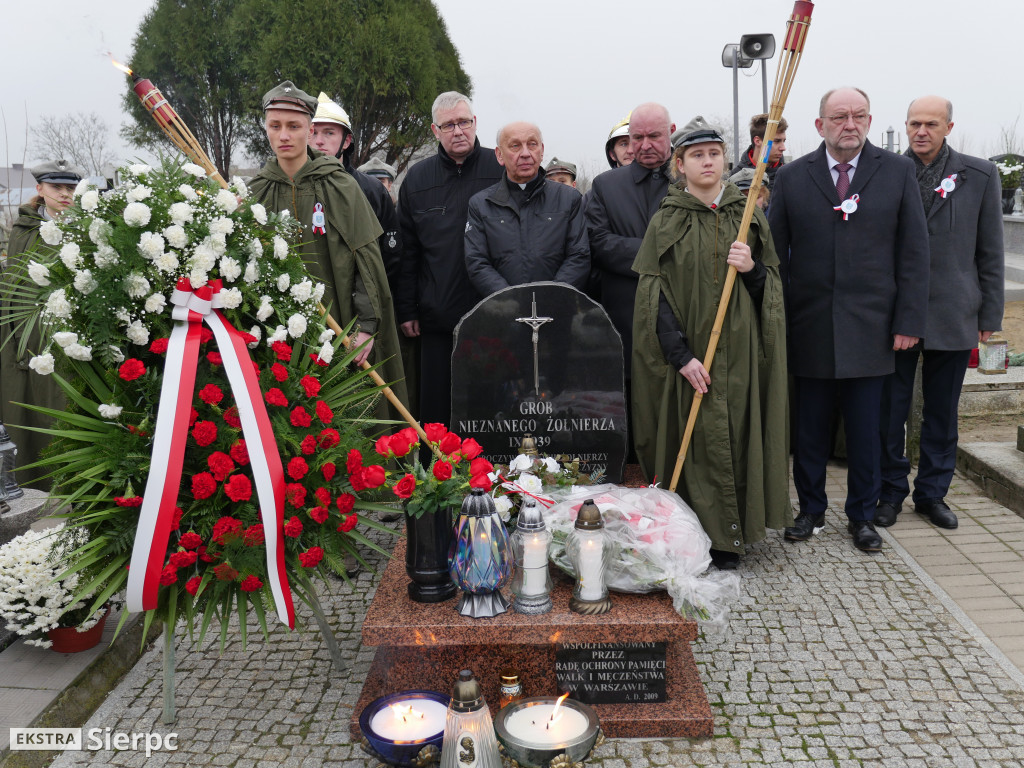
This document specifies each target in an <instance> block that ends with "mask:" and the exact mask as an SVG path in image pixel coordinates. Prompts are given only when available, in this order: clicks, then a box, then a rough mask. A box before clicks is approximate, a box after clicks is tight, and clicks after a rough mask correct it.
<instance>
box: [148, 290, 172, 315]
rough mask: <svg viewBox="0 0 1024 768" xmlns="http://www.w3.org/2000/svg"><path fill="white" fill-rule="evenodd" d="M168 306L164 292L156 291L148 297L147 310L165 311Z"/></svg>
mask: <svg viewBox="0 0 1024 768" xmlns="http://www.w3.org/2000/svg"><path fill="white" fill-rule="evenodd" d="M166 306H167V299H166V298H165V297H164V295H163V294H162V293H154V294H152V295H151V296H150V297H149V298H147V299H146V304H145V309H146V311H147V312H163V311H164V307H166Z"/></svg>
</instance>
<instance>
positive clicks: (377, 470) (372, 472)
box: [360, 464, 386, 488]
mask: <svg viewBox="0 0 1024 768" xmlns="http://www.w3.org/2000/svg"><path fill="white" fill-rule="evenodd" d="M360 475H361V479H362V481H363V487H364V488H380V487H381V486H382V485H384V480H385V479H386V476H385V474H384V467H382V466H380V465H379V464H372V465H370V466H369V467H363V471H362V472H361V473H360Z"/></svg>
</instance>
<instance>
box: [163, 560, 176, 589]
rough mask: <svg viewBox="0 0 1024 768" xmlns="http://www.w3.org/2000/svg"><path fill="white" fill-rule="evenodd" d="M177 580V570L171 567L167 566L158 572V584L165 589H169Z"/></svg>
mask: <svg viewBox="0 0 1024 768" xmlns="http://www.w3.org/2000/svg"><path fill="white" fill-rule="evenodd" d="M177 580H178V569H177V568H175V567H174V566H173V565H168V566H167V567H166V568H164V569H163V570H162V571H160V584H161V585H162V586H165V587H169V586H170V585H171V584H174V583H175V582H176V581H177Z"/></svg>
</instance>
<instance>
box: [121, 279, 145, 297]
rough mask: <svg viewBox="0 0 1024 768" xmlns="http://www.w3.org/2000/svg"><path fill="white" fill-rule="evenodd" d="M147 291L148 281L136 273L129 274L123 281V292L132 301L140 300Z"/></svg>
mask: <svg viewBox="0 0 1024 768" xmlns="http://www.w3.org/2000/svg"><path fill="white" fill-rule="evenodd" d="M149 290H150V289H149V280H147V279H146V278H145V277H143V276H142V275H141V274H139V273H138V272H129V273H128V276H127V277H126V278H125V279H124V291H125V293H127V294H128V295H129V296H131V297H132V298H133V299H141V298H142V297H143V296H145V295H146V294H147V293H149Z"/></svg>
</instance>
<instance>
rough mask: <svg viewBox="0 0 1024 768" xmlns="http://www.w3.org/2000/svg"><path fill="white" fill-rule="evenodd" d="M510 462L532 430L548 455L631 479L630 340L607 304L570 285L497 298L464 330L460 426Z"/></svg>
mask: <svg viewBox="0 0 1024 768" xmlns="http://www.w3.org/2000/svg"><path fill="white" fill-rule="evenodd" d="M451 429H452V430H453V431H455V432H456V433H458V434H459V435H460V436H461V437H463V438H466V437H472V438H475V439H476V440H477V441H478V442H479V443H480V444H481V445H482V446H483V447H484V455H486V456H487V458H488V459H490V460H491V461H493V462H495V463H499V462H500V463H502V464H506V463H508V462H509V461H511V460H512V459H513V458H515V456H516V455H517V454H518V452H519V444H520V441H521V440H522V438H523V436H524V435H526V434H531V435H533V437H534V438H535V439H536V441H537V448H538V450H539V451H540V453H542V454H546V455H548V456H556V457H557V456H561V455H567V456H570V457H572V458H578V459H579V460H580V470H581V471H583V472H586V473H591V472H593V471H595V470H598V469H601V470H603V471H604V472H606V474H607V480H608V481H610V482H616V483H617V482H621V480H622V471H623V465H624V463H625V459H626V398H625V394H624V389H623V362H622V340H621V338H620V337H619V334H618V332H617V331H616V330H615V327H614V326H613V325H612V323H611V320H609V319H608V315H607V313H606V312H605V311H604V309H603V308H602V307H601V305H600V304H598V303H597V302H595V301H593V300H592V299H590V298H589V297H588V296H586V295H585V294H583V293H581V292H580V291H577V290H576V289H575V288H572V287H570V286H568V285H564V284H561V283H548V282H545V283H528V284H526V285H517V286H513V287H511V288H506V289H505V290H502V291H498V292H497V293H495V294H493V295H491V296H488V297H487V298H486V299H484V300H483V301H481V302H480V303H479V304H477V305H476V306H475V307H474V308H473V309H472V310H471V311H470V312H468V313H467V314H466V315H465V316H464V317H463V318H462V320H461V321H460V322H459V324H458V326H457V327H456V328H455V348H454V351H453V353H452V423H451Z"/></svg>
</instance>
